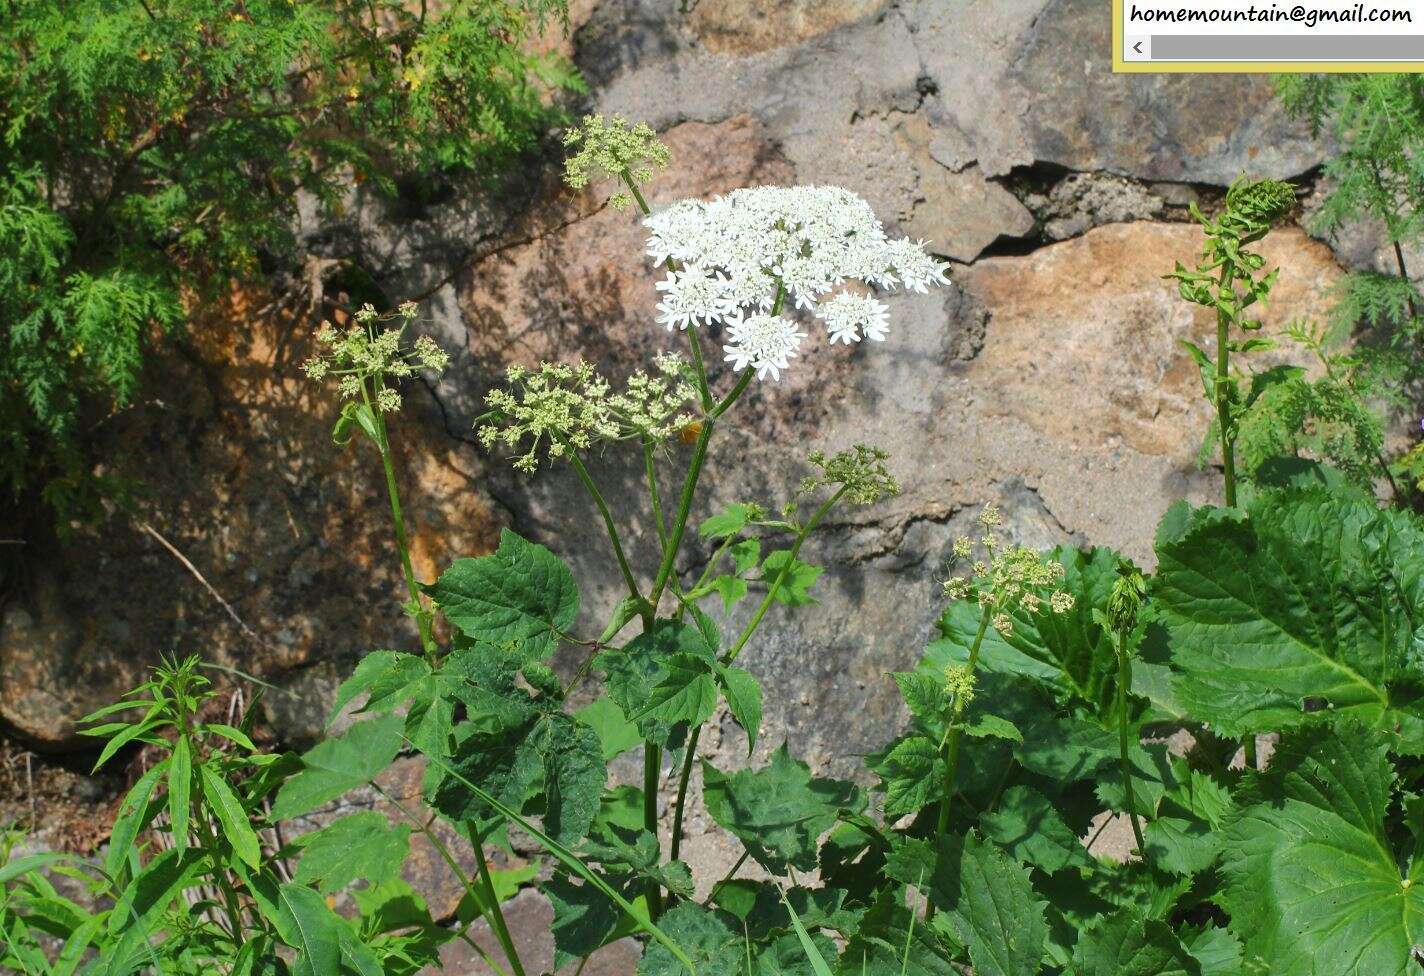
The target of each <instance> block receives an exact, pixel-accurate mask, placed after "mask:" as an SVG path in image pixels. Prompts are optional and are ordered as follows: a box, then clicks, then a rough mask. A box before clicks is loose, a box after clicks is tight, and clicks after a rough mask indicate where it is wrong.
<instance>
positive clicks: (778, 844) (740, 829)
mask: <svg viewBox="0 0 1424 976" xmlns="http://www.w3.org/2000/svg"><path fill="white" fill-rule="evenodd" d="M702 795H703V797H704V799H705V800H706V803H707V812H708V813H710V814H711V815H712V818H713V819H714V820H716V821H717V822H718V823H719V824H721V825H722V826H723V827H725V828H726V829H728V830H730V831H731V832H732V833H733V834H736V835H737V838H738V839H739V840H741V842H742V843H743V844H744V845H745V846H746V849H747V851H748V852H749V853H750V854H751V856H752V857H753V858H755V859H756V861H757V863H759V864H761V865H762V866H763V867H764V868H766V869H767V870H768V871H770V872H771V873H772V874H777V875H780V874H783V873H785V871H786V868H787V866H788V865H789V866H791V867H794V868H796V869H797V870H801V871H810V870H813V869H814V868H815V867H816V841H817V839H818V838H819V837H820V836H821V835H822V834H823V833H825V832H826V831H827V830H830V829H831V827H832V826H833V825H834V824H835V822H836V820H837V819H838V817H839V816H840V815H841V813H842V812H843V811H845V812H850V813H859V812H860V811H861V810H863V809H864V808H865V798H864V796H863V795H862V794H861V792H860V790H859V788H857V787H856V786H855V785H854V784H852V783H846V782H842V781H840V780H834V779H821V778H817V777H812V775H811V769H810V767H809V766H807V765H806V764H805V763H803V762H800V761H799V760H796V759H792V758H791V754H790V753H789V752H787V750H786V745H785V743H783V744H782V746H781V748H780V749H777V750H776V752H775V753H773V754H772V757H771V764H770V765H768V766H766V767H764V768H762V769H759V770H750V769H742V770H738V771H737V772H735V773H733V774H732V775H731V776H724V775H723V774H722V773H721V772H719V771H718V770H717V769H716V767H714V766H712V765H711V764H710V763H706V762H704V763H703V764H702Z"/></svg>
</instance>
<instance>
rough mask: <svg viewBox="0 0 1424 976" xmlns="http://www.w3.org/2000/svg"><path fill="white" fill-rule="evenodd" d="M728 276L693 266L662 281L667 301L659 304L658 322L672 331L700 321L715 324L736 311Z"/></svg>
mask: <svg viewBox="0 0 1424 976" xmlns="http://www.w3.org/2000/svg"><path fill="white" fill-rule="evenodd" d="M727 285H728V280H727V276H726V275H724V274H722V273H721V272H719V271H717V270H716V269H713V268H707V267H704V266H703V265H700V264H690V265H688V266H687V267H686V268H683V269H682V270H681V271H674V272H672V273H670V274H669V275H668V276H667V277H666V278H664V279H663V280H662V281H660V282H658V284H657V288H658V291H660V292H662V293H663V300H662V301H661V302H659V303H658V321H659V322H661V323H662V324H663V325H666V326H667V327H668V330H669V331H671V330H672V329H673V327H674V326H676V327H677V328H679V329H685V328H687V327H688V326H689V325H696V324H698V323H699V322H702V323H704V324H711V323H712V322H714V321H717V320H719V319H722V318H724V317H725V316H727V315H728V314H730V313H731V312H732V310H733V309H735V308H736V306H735V305H734V304H732V301H731V299H730V298H729V297H728V295H727Z"/></svg>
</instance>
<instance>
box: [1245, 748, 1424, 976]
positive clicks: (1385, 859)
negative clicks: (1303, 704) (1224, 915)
mask: <svg viewBox="0 0 1424 976" xmlns="http://www.w3.org/2000/svg"><path fill="white" fill-rule="evenodd" d="M1392 782H1393V771H1392V769H1391V766H1390V761H1389V756H1388V751H1387V745H1386V741H1385V739H1384V738H1383V736H1381V735H1379V734H1377V733H1369V732H1366V731H1364V730H1362V729H1359V728H1357V727H1353V728H1352V727H1347V728H1345V729H1343V730H1341V731H1340V732H1339V733H1338V734H1337V733H1335V732H1332V731H1329V730H1326V729H1321V728H1312V729H1308V730H1304V731H1301V732H1297V733H1295V734H1293V735H1290V736H1288V737H1286V738H1285V739H1284V740H1283V741H1282V743H1281V745H1280V747H1279V748H1278V749H1277V751H1276V753H1275V755H1274V756H1272V758H1271V766H1270V768H1269V769H1268V770H1267V771H1266V772H1264V773H1261V774H1256V775H1253V776H1252V777H1251V778H1250V781H1249V783H1248V790H1247V796H1246V801H1245V802H1246V803H1249V805H1247V806H1245V807H1244V809H1242V810H1241V811H1240V812H1239V813H1238V814H1237V815H1236V816H1235V817H1234V818H1233V820H1232V823H1231V825H1230V827H1229V828H1228V829H1227V831H1226V837H1225V841H1224V844H1223V851H1222V864H1221V871H1222V874H1223V876H1224V881H1225V883H1224V885H1223V888H1222V891H1221V894H1220V895H1219V896H1218V898H1219V901H1220V902H1221V904H1222V906H1223V907H1224V908H1226V910H1227V911H1228V912H1229V914H1230V917H1231V928H1232V931H1233V932H1235V933H1236V934H1237V935H1238V936H1240V938H1241V939H1242V941H1243V943H1244V945H1245V957H1246V964H1247V966H1248V967H1249V966H1250V965H1251V964H1252V963H1253V961H1256V962H1257V963H1258V964H1259V965H1260V966H1262V967H1264V969H1265V970H1266V971H1269V972H1271V973H1272V974H1278V976H1297V974H1299V976H1316V974H1321V973H1330V974H1331V976H1403V974H1405V973H1414V972H1417V971H1418V970H1417V968H1415V967H1414V965H1413V964H1412V963H1411V962H1410V953H1411V950H1412V947H1413V946H1415V945H1419V944H1424V885H1419V884H1418V881H1419V879H1420V878H1421V877H1424V859H1418V858H1416V859H1415V861H1414V864H1413V866H1412V868H1411V870H1410V871H1409V872H1408V873H1407V874H1406V873H1405V872H1403V871H1402V870H1401V869H1400V866H1399V863H1398V861H1397V860H1396V857H1395V854H1394V852H1393V851H1392V850H1391V848H1390V845H1389V842H1388V840H1387V838H1386V836H1385V831H1384V817H1385V812H1386V810H1387V808H1388V806H1389V800H1390V790H1391V786H1392ZM1252 800H1254V801H1256V802H1251V801H1252Z"/></svg>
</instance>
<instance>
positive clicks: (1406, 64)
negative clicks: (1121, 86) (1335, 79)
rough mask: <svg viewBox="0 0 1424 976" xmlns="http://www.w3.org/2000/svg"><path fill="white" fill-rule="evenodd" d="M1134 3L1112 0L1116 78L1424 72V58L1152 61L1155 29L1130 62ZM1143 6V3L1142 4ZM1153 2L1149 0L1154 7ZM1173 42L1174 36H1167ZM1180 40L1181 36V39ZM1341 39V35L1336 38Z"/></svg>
mask: <svg viewBox="0 0 1424 976" xmlns="http://www.w3.org/2000/svg"><path fill="white" fill-rule="evenodd" d="M1128 2H1131V0H1112V5H1113V21H1112V62H1113V73H1114V74H1198V73H1199V74H1221V73H1233V74H1287V73H1291V72H1366V71H1370V72H1387V71H1410V72H1415V71H1424V54H1421V56H1420V58H1419V59H1418V60H1397V61H1318V60H1309V59H1305V58H1302V59H1299V60H1272V61H1265V60H1262V61H1256V60H1223V61H1205V60H1203V61H1198V60H1171V59H1170V57H1161V58H1157V59H1153V58H1152V57H1151V55H1152V52H1151V48H1150V45H1151V29H1150V26H1149V27H1147V28H1145V29H1144V30H1143V32H1142V35H1141V36H1138V35H1133V39H1134V41H1135V42H1143V46H1144V48H1145V50H1139V51H1138V54H1139V55H1143V54H1145V55H1146V57H1144V59H1143V60H1129V59H1128V58H1127V56H1126V55H1127V48H1126V45H1125V37H1127V36H1128V35H1126V34H1125V32H1124V27H1125V24H1126V19H1125V16H1124V5H1125V4H1126V3H1128ZM1139 2H1141V0H1139ZM1152 2H1153V0H1148V3H1149V4H1151V3H1152ZM1158 2H1160V3H1166V4H1170V3H1171V0H1158ZM1417 30H1418V31H1419V33H1420V34H1421V35H1424V23H1422V24H1419V25H1417ZM1164 36H1165V37H1168V38H1170V37H1171V35H1164ZM1371 36H1372V35H1352V36H1350V37H1348V38H1344V39H1343V40H1344V41H1345V42H1348V43H1361V42H1363V41H1365V40H1368V39H1369V38H1370V37H1371ZM1178 37H1180V35H1179V36H1178ZM1248 37H1249V35H1247V34H1245V33H1244V32H1243V33H1238V34H1223V35H1221V38H1222V40H1223V46H1231V47H1236V48H1239V47H1240V46H1241V45H1242V43H1243V42H1244V41H1245V39H1246V38H1248ZM1335 37H1336V38H1339V37H1340V35H1335ZM1328 39H1330V35H1328V34H1324V35H1321V36H1320V37H1319V38H1318V40H1319V41H1325V40H1328ZM1391 40H1395V39H1392V38H1383V41H1384V42H1385V43H1387V44H1388V43H1389V42H1390V41H1391ZM1172 46H1173V47H1174V48H1180V47H1181V46H1182V44H1181V42H1180V40H1179V39H1174V40H1173V45H1172Z"/></svg>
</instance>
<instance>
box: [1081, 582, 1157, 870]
mask: <svg viewBox="0 0 1424 976" xmlns="http://www.w3.org/2000/svg"><path fill="white" fill-rule="evenodd" d="M1117 572H1118V576H1117V579H1116V580H1115V581H1114V582H1113V588H1112V593H1111V594H1109V596H1108V606H1107V612H1106V613H1105V614H1100V613H1099V612H1098V611H1096V610H1095V611H1094V614H1093V615H1094V617H1096V618H1097V619H1098V623H1099V624H1101V625H1103V627H1104V628H1105V629H1106V630H1107V632H1108V638H1109V640H1111V641H1112V646H1113V653H1114V654H1115V655H1116V656H1117V695H1116V697H1117V722H1118V762H1119V763H1120V764H1121V768H1122V790H1123V795H1124V797H1125V798H1126V800H1127V816H1128V819H1129V820H1130V821H1131V822H1132V836H1133V839H1134V840H1136V841H1137V852H1138V854H1140V855H1141V856H1142V858H1143V859H1144V860H1146V859H1147V856H1148V855H1147V845H1146V843H1145V842H1144V841H1143V839H1142V824H1141V823H1140V822H1139V820H1138V816H1137V800H1136V798H1135V796H1134V794H1133V789H1132V763H1131V762H1130V761H1129V759H1128V755H1127V753H1128V746H1129V744H1130V743H1129V735H1130V732H1131V725H1132V723H1131V722H1130V721H1129V716H1128V713H1127V710H1128V696H1130V695H1131V694H1132V648H1133V644H1134V642H1135V640H1136V636H1137V635H1136V634H1135V631H1136V630H1137V624H1138V620H1139V618H1140V616H1141V613H1142V605H1143V603H1144V602H1145V601H1146V599H1147V580H1146V579H1144V578H1143V576H1142V573H1141V572H1140V571H1138V569H1137V567H1136V566H1134V565H1132V564H1131V563H1130V562H1126V561H1124V562H1123V563H1122V564H1121V565H1119V566H1118V569H1117Z"/></svg>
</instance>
